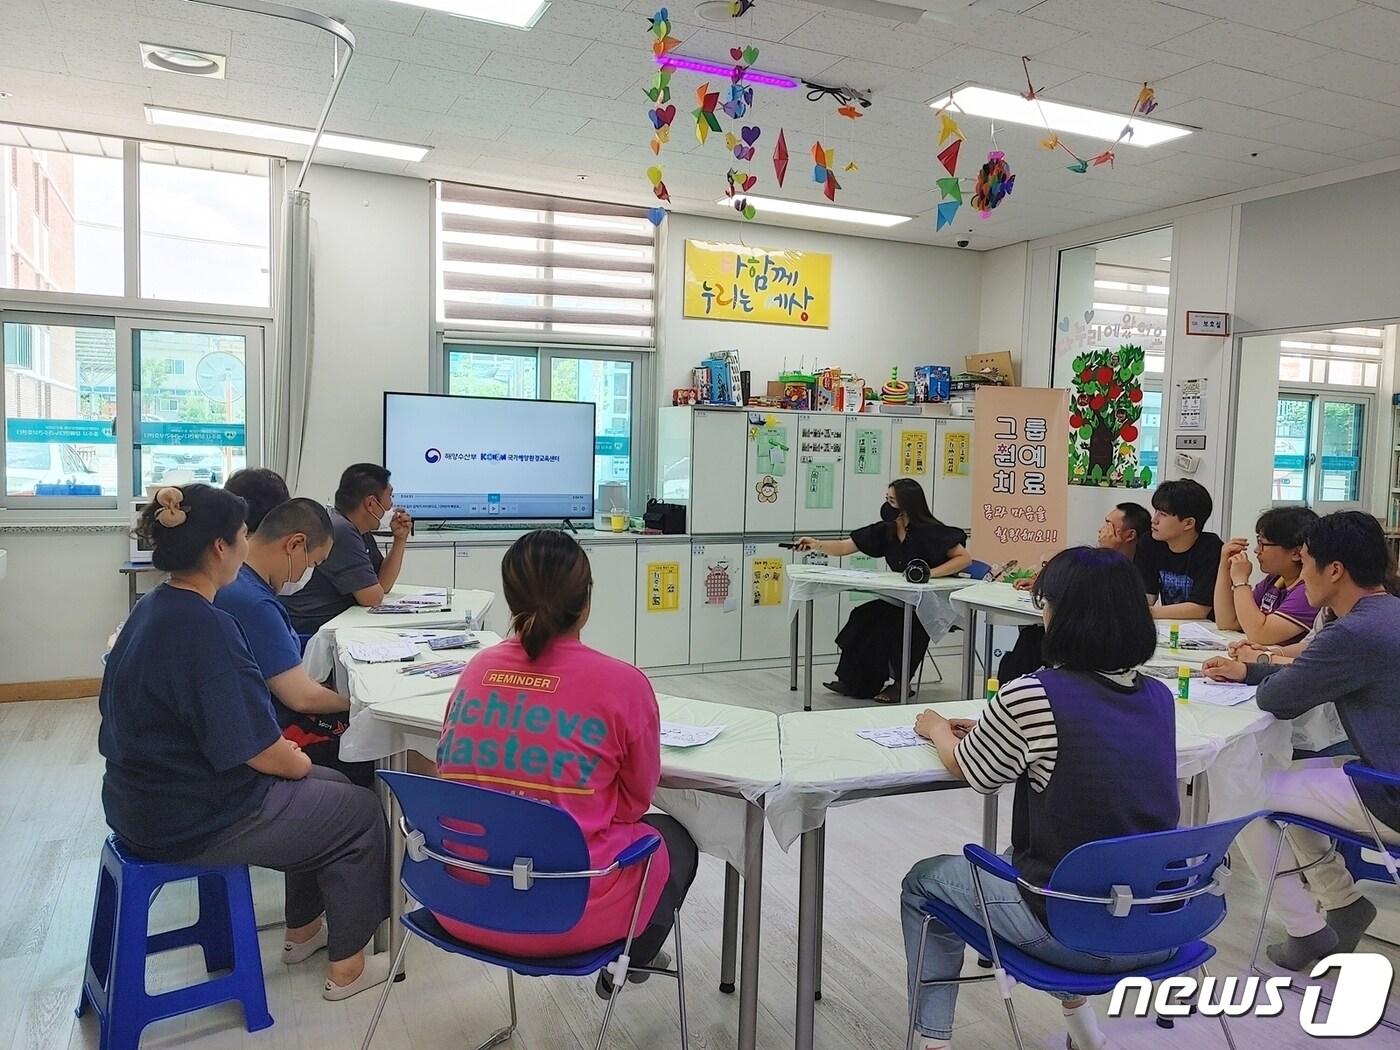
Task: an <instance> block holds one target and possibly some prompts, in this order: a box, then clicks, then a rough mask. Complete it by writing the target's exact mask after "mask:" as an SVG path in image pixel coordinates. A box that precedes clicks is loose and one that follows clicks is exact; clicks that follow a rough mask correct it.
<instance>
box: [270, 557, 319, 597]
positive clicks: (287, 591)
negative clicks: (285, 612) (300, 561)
mask: <svg viewBox="0 0 1400 1050" xmlns="http://www.w3.org/2000/svg"><path fill="white" fill-rule="evenodd" d="M287 571H288V572H291V571H292V556H291V555H290V554H288V555H287ZM315 571H316V566H314V565H312V564H311V561H310V559H308V560H307V562H306V571H305V572H304V573H302V574H301V578H300V579H296V580H288V581H287V582H286V583H284V584H282V586H281V587H279V588H278V590H277V593H278V594H280V595H282V597H284V598H285V597H288V596H290V595H293V594H296V593H297V591H299V590H301V589H302V588H303V587H305V586H306V585H307V584H308V583H310V582H311V574H312V573H313V572H315Z"/></svg>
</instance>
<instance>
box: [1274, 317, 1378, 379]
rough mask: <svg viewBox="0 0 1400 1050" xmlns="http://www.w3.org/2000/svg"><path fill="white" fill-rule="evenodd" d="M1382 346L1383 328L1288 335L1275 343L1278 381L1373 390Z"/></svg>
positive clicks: (1345, 329) (1343, 329)
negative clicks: (1276, 344)
mask: <svg viewBox="0 0 1400 1050" xmlns="http://www.w3.org/2000/svg"><path fill="white" fill-rule="evenodd" d="M1384 344H1385V329H1383V328H1334V329H1331V330H1329V331H1323V332H1291V333H1289V334H1288V335H1286V336H1284V337H1283V338H1282V339H1280V340H1279V360H1278V377H1279V381H1280V382H1283V383H1294V384H1297V383H1301V384H1307V385H1318V386H1350V387H1365V388H1366V389H1368V390H1374V389H1375V388H1376V386H1377V385H1378V384H1379V382H1380V372H1381V352H1382V348H1383V346H1384Z"/></svg>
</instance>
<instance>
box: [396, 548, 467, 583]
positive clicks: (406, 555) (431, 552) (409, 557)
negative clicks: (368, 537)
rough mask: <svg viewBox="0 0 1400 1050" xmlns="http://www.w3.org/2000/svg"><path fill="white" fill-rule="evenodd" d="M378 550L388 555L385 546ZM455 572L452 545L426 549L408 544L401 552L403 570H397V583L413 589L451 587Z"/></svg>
mask: <svg viewBox="0 0 1400 1050" xmlns="http://www.w3.org/2000/svg"><path fill="white" fill-rule="evenodd" d="M380 548H381V549H382V550H383V551H384V553H385V554H388V553H389V547H388V545H387V544H381V545H380ZM455 572H456V570H455V569H454V568H453V561H452V545H451V544H450V543H449V544H444V545H443V546H441V547H426V546H419V545H417V544H410V545H409V546H408V548H407V549H406V550H405V551H404V552H403V568H401V569H400V570H399V578H398V581H397V582H399V583H406V584H409V585H410V586H413V587H453V586H456V584H455V583H454V582H453V580H454V577H455Z"/></svg>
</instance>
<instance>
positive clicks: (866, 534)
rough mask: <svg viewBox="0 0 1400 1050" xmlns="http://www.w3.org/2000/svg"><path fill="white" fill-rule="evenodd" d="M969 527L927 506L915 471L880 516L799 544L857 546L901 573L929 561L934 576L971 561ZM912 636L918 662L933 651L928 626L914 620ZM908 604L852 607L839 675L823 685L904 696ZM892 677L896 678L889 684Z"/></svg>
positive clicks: (840, 551)
mask: <svg viewBox="0 0 1400 1050" xmlns="http://www.w3.org/2000/svg"><path fill="white" fill-rule="evenodd" d="M965 543H967V533H965V532H963V531H962V529H958V528H954V527H953V526H951V525H944V524H943V522H941V521H939V520H938V519H937V518H935V517H934V516H933V512H932V511H930V510H929V509H928V500H927V498H925V496H924V489H923V486H922V485H920V484H919V483H918V482H917V481H915V480H914V479H913V478H900V479H899V480H897V481H893V482H891V483H890V487H889V489H888V490H887V491H886V492H885V502H884V504H883V505H882V506H881V507H880V521H878V522H876V523H875V524H873V525H866V526H864V527H863V528H859V529H856V530H855V531H854V532H853V533H851V535H850V538H849V539H844V540H815V539H812V538H811V537H810V536H803V537H802V538H801V539H799V540H798V541H797V546H798V548H799V549H800V550H805V551H818V552H820V553H822V554H825V555H828V556H830V557H843V556H845V555H848V554H855V553H856V552H857V551H859V552H860V553H862V554H868V555H870V556H871V557H872V558H884V559H885V563H886V564H887V565H888V566H889V567H890V569H891V570H892V571H894V572H900V573H902V572H903V571H904V569H905V566H907V565H908V564H909V563H910V562H911V561H913V560H914V559H915V558H918V559H921V560H923V561H925V562H927V563H928V567H929V575H930V576H955V575H957V574H958V573H960V572H962V571H963V570H964V569H966V568H967V567H968V566H969V565H971V564H972V555H970V554H968V553H967V548H966V547H964V546H963V545H964V544H965ZM913 627H914V630H913V634H912V635H911V638H910V650H909V666H910V667H917V666H918V665H919V663H920V661H922V660H923V658H924V654H925V653H926V652H927V651H928V642H929V638H928V633H927V632H926V631H925V630H924V629H923V626H922V625H921V624H920V623H919V621H918V619H917V618H916V619H915V620H914V624H913ZM903 638H904V610H903V608H902V607H901V606H899V605H892V604H891V603H889V602H886V601H872V602H866V603H865V604H864V605H857V606H856V607H855V608H854V609H852V610H851V616H850V619H848V620H847V621H846V626H845V627H843V628H841V633H840V634H838V635H837V636H836V644H837V645H838V646H840V648H841V662H840V663H838V664H837V665H836V680H835V681H832V682H827V683H825V684H826V688H828V689H830V690H831V691H832V692H833V693H840V694H841V695H842V696H851V697H859V698H861V699H875V700H878V701H880V702H881V703H885V704H895V703H899V701H900V696H899V676H900V668H901V665H902V661H903V657H902V654H901V653H900V651H899V650H900V645H901V643H902V641H903ZM891 678H893V679H894V682H895V684H894V685H891V686H890V687H889V688H885V683H886V682H888V681H889V680H890V679H891Z"/></svg>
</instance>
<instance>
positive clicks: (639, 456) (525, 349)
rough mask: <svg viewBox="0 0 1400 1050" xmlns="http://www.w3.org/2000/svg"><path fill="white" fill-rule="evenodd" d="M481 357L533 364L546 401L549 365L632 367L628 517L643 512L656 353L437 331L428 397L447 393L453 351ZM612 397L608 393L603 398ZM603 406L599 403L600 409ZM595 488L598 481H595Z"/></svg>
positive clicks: (539, 395) (651, 456) (650, 468)
mask: <svg viewBox="0 0 1400 1050" xmlns="http://www.w3.org/2000/svg"><path fill="white" fill-rule="evenodd" d="M464 350H465V351H479V352H484V353H492V354H499V355H502V356H508V357H523V358H529V359H532V360H534V361H535V368H536V376H537V377H538V378H537V381H536V387H535V400H537V401H548V400H550V397H549V395H550V385H551V382H552V379H553V363H554V361H555V359H556V358H565V359H570V360H585V361H626V362H628V363H630V364H631V366H632V389H631V393H630V398H631V402H632V436H631V450H632V451H631V456H630V457H629V458H630V465H629V467H628V478H629V481H628V486H627V501H628V506H629V510H630V512H631V513H633V514H636V513H640V511H641V509H642V508H644V507H645V506H646V495H647V494H649V493H651V492H652V490H653V485H652V480H653V477H654V474H655V462H654V461H655V458H656V452H655V450H656V413H655V412H654V411H652V410H651V406H653V405H654V404H655V398H654V392H655V385H656V383H655V366H656V353H655V351H653V350H647V349H642V348H640V347H635V346H599V345H596V344H587V343H555V342H542V343H539V344H538V345H527V344H523V343H518V342H493V341H487V340H483V339H481V338H479V337H478V336H476V335H474V334H473V333H470V332H454V331H452V330H450V329H445V328H443V327H442V326H441V325H439V326H438V327H437V330H436V331H435V332H434V350H433V355H432V361H431V365H430V368H429V390H430V392H431V393H436V394H447V393H451V391H449V390H448V389H447V377H448V372H449V368H448V359H449V355H451V354H452V353H453V351H464ZM607 396H608V397H609V398H611V397H614V396H616V395H614V394H613V393H612V392H609V393H608V395H607ZM601 404H602V403H601V402H600V403H599V405H600V407H601ZM594 485H595V488H596V486H597V480H596V477H595V480H594Z"/></svg>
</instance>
